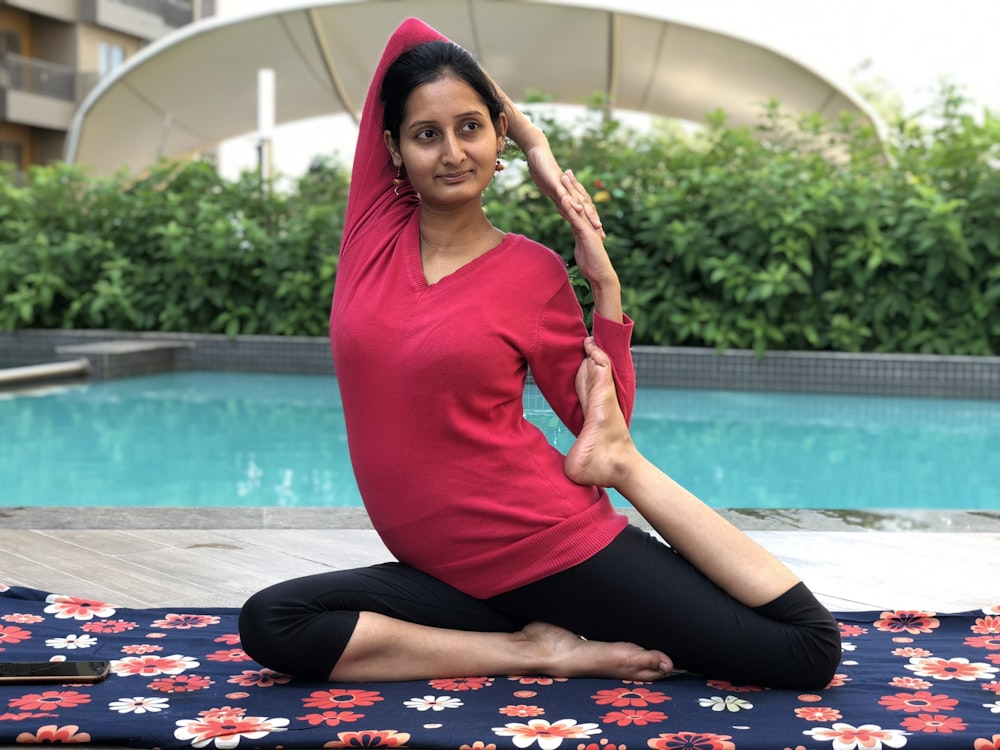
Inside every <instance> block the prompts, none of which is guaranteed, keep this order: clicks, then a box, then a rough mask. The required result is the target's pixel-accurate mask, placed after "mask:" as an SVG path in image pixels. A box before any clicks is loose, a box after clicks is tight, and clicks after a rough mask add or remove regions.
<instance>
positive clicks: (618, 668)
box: [521, 622, 674, 682]
mask: <svg viewBox="0 0 1000 750" xmlns="http://www.w3.org/2000/svg"><path fill="white" fill-rule="evenodd" d="M521 632H522V633H523V634H524V635H525V636H527V637H528V638H529V639H530V640H532V641H534V642H535V643H536V644H537V645H538V646H539V647H540V648H541V650H542V653H543V654H545V655H546V660H545V661H546V662H547V666H546V667H545V668H544V670H543V674H546V675H549V676H550V677H604V678H610V679H619V680H640V681H642V682H651V681H654V680H662V679H663V678H665V677H667V675H669V674H670V672H671V670H673V668H674V665H673V662H671V661H670V658H669V657H668V656H667V655H666V654H664V653H663V652H662V651H649V650H646V649H644V648H642V647H641V646H637V645H636V644H634V643H608V642H605V641H588V640H584V639H583V638H580V637H579V636H577V635H574V634H573V633H571V632H570V631H568V630H566V629H564V628H560V627H558V626H556V625H550V624H549V623H545V622H533V623H531V624H529V625H527V626H525V628H524V629H523V630H522V631H521Z"/></svg>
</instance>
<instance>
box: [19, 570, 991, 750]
mask: <svg viewBox="0 0 1000 750" xmlns="http://www.w3.org/2000/svg"><path fill="white" fill-rule="evenodd" d="M837 617H838V620H839V621H840V623H841V630H842V633H843V637H844V655H843V660H842V663H841V667H840V669H838V670H837V676H836V677H835V678H834V680H833V681H832V683H831V684H830V686H829V687H827V688H826V689H823V690H816V691H805V690H801V691H796V690H761V689H759V688H756V687H754V686H751V685H734V684H730V683H727V682H721V681H717V680H707V679H705V678H703V677H697V676H692V675H678V676H674V677H671V678H670V679H668V680H665V681H661V682H656V683H635V682H624V681H619V680H593V679H574V680H561V679H551V678H547V677H537V676H530V675H524V676H517V675H513V676H490V677H485V676H470V677H467V678H463V679H448V680H423V681H414V682H400V683H371V684H363V685H359V684H331V683H324V682H311V681H303V680H293V679H290V678H289V677H287V676H284V675H281V674H277V673H275V672H272V671H270V670H267V669H264V668H262V667H261V666H260V665H258V664H256V663H254V662H253V661H251V660H250V659H249V658H248V657H247V656H246V654H245V653H244V652H243V650H242V649H241V648H240V642H239V636H238V634H237V627H236V620H237V611H236V610H235V609H213V608H202V609H129V608H123V607H116V606H115V605H114V604H113V603H108V602H99V601H93V600H88V599H80V598H76V597H73V596H71V595H62V594H55V593H48V592H43V591H37V590H34V589H28V588H21V587H8V586H4V585H3V584H0V661H50V660H52V659H63V658H65V659H68V660H75V659H94V658H96V659H108V660H111V662H112V674H111V676H110V677H109V678H108V679H107V680H105V681H104V682H101V683H98V684H94V685H66V684H49V685H40V684H32V685H25V684H17V685H11V684H7V685H3V686H0V744H4V745H12V744H16V743H79V742H85V743H91V744H98V745H116V746H122V747H146V748H188V747H195V748H219V749H220V750H225V749H229V748H242V749H245V748H299V747H332V748H345V747H346V748H361V747H366V748H369V747H384V748H387V747H411V748H431V749H438V748H442V749H447V750H501V749H502V748H519V749H523V748H538V749H539V750H555V749H556V748H559V749H560V750H629V749H633V748H653V750H737V749H738V750H784V749H786V748H787V749H789V750H814V749H816V748H819V749H822V750H855V749H857V750H881V749H882V748H902V747H905V748H911V749H914V750H923V749H925V748H926V749H928V750H933V749H935V748H947V749H948V750H954V749H955V748H963V749H965V750H1000V605H998V606H995V607H988V608H984V609H983V610H979V611H972V612H962V613H956V614H936V613H934V612H921V611H910V610H908V611H888V612H853V613H841V614H838V616H837Z"/></svg>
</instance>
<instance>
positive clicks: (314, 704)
mask: <svg viewBox="0 0 1000 750" xmlns="http://www.w3.org/2000/svg"><path fill="white" fill-rule="evenodd" d="M381 700H382V696H381V695H379V693H378V691H375V690H338V689H336V688H334V689H331V690H317V691H316V692H314V693H310V695H309V697H308V698H303V699H302V703H303V705H304V706H305V707H306V708H358V707H359V706H362V707H363V706H374V705H375V704H376V703H378V702H379V701H381Z"/></svg>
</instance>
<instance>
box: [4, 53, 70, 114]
mask: <svg viewBox="0 0 1000 750" xmlns="http://www.w3.org/2000/svg"><path fill="white" fill-rule="evenodd" d="M0 88H9V89H13V90H15V91H25V92H28V93H31V94H40V95H42V96H51V97H53V98H55V99H65V100H66V101H71V102H74V101H76V100H77V86H76V71H75V70H74V69H73V68H71V67H69V66H68V65H59V64H58V63H52V62H48V61H47V60H38V59H36V58H33V57H24V56H23V55H15V54H14V53H13V52H8V53H7V54H5V55H2V56H0Z"/></svg>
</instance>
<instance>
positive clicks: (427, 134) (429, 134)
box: [417, 129, 434, 140]
mask: <svg viewBox="0 0 1000 750" xmlns="http://www.w3.org/2000/svg"><path fill="white" fill-rule="evenodd" d="M433 137H434V131H433V130H429V129H428V130H421V131H420V132H419V133H417V138H419V139H422V140H427V139H429V138H433Z"/></svg>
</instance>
